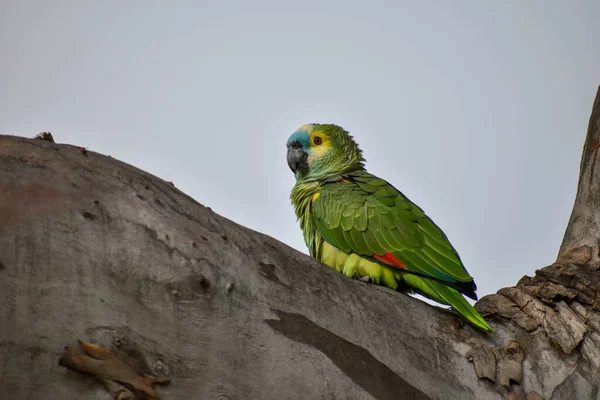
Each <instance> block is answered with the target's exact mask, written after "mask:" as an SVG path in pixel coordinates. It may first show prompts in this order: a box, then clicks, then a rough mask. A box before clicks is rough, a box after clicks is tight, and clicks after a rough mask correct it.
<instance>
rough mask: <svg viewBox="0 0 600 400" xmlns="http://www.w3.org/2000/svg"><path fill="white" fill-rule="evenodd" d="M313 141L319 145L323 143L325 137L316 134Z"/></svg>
mask: <svg viewBox="0 0 600 400" xmlns="http://www.w3.org/2000/svg"><path fill="white" fill-rule="evenodd" d="M313 143H314V144H316V145H317V146H318V145H320V144H321V143H323V139H321V137H319V136H315V138H314V139H313Z"/></svg>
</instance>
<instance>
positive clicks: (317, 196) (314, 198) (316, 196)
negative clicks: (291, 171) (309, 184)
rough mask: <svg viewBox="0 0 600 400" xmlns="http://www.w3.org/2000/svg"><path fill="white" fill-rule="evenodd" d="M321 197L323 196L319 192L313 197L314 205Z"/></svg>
mask: <svg viewBox="0 0 600 400" xmlns="http://www.w3.org/2000/svg"><path fill="white" fill-rule="evenodd" d="M320 195H321V193H319V192H317V193H315V194H314V195H313V197H312V201H313V203H314V202H315V200H316V199H318V198H319V196H320Z"/></svg>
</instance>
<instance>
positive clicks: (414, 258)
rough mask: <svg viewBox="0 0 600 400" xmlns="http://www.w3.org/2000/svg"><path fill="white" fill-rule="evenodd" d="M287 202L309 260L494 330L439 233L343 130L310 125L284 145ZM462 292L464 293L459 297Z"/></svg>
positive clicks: (468, 279) (473, 287)
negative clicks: (289, 177) (289, 178)
mask: <svg viewBox="0 0 600 400" xmlns="http://www.w3.org/2000/svg"><path fill="white" fill-rule="evenodd" d="M287 162H288V165H289V167H290V169H291V170H292V172H294V175H295V177H296V184H295V185H294V187H293V189H292V193H291V195H290V198H291V200H292V204H293V206H294V208H295V212H296V216H297V217H298V220H299V222H300V227H301V229H302V233H303V235H304V241H305V242H306V245H307V247H308V249H309V251H310V255H311V256H312V257H314V258H316V259H317V260H319V261H321V262H323V263H324V264H326V265H327V266H329V267H331V268H334V269H335V270H336V271H338V272H342V273H343V274H344V275H346V276H348V277H351V278H360V279H361V280H367V281H371V282H374V283H376V284H381V285H385V286H387V287H390V288H392V289H394V290H398V289H400V290H403V291H408V292H417V293H420V294H422V295H423V296H425V297H427V298H429V299H432V300H434V301H436V302H438V303H442V304H446V305H449V306H451V307H452V308H453V309H454V310H455V311H456V312H457V313H458V314H460V315H461V316H462V317H463V318H464V319H466V320H467V321H468V322H470V323H471V324H473V325H474V326H475V327H477V328H479V329H481V330H483V331H485V332H490V333H491V332H493V330H492V328H491V327H490V326H489V325H488V323H487V322H486V321H485V320H484V319H483V317H482V316H481V315H480V314H479V313H478V312H477V311H476V310H475V309H474V308H473V307H472V306H471V304H469V303H468V302H467V300H466V299H465V298H464V297H463V296H462V294H464V295H466V296H467V297H470V298H471V299H474V300H477V295H476V294H475V290H476V289H477V286H476V285H475V282H474V281H473V278H472V277H471V276H470V275H469V273H468V272H467V270H466V269H465V267H464V266H463V264H462V262H461V260H460V257H459V256H458V254H457V252H456V250H454V247H452V244H450V242H449V241H448V238H447V237H446V235H445V234H444V232H442V230H441V229H440V228H439V227H438V226H437V225H435V224H434V223H433V221H432V220H431V219H430V218H429V217H428V216H427V215H425V213H424V212H423V210H421V209H420V208H419V207H418V206H416V205H415V204H414V203H412V202H411V201H410V200H409V199H408V198H407V197H406V196H404V195H403V194H402V193H401V192H400V191H399V190H397V189H396V188H395V187H393V186H392V185H390V184H389V183H388V182H386V181H385V180H383V179H381V178H378V177H377V176H375V175H372V174H370V173H368V172H367V171H366V170H365V159H364V158H363V157H362V151H361V150H360V149H359V147H358V145H357V144H356V142H355V141H354V139H353V138H352V136H351V135H350V134H349V133H348V132H346V131H345V130H344V129H343V128H341V127H339V126H337V125H332V124H308V125H304V126H302V127H301V128H300V129H298V130H297V131H296V132H294V133H293V134H292V135H291V136H290V138H289V139H288V141H287ZM461 293H462V294H461Z"/></svg>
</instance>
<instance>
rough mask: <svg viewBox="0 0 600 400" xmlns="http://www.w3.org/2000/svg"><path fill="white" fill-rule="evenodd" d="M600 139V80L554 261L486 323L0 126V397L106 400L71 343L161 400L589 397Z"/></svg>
mask: <svg viewBox="0 0 600 400" xmlns="http://www.w3.org/2000/svg"><path fill="white" fill-rule="evenodd" d="M599 141H600V93H599V96H598V97H597V99H596V101H595V103H594V109H593V112H592V118H591V120H590V128H589V130H588V134H587V139H586V142H585V147H584V152H583V159H582V164H581V177H580V181H579V188H578V194H577V199H576V201H575V206H574V210H573V215H572V217H571V220H570V222H569V226H568V228H567V232H566V234H565V239H564V242H563V245H562V246H561V250H560V254H559V258H558V261H557V262H556V263H555V264H553V265H551V266H548V267H546V268H543V269H540V270H538V271H537V272H536V275H535V276H534V277H533V278H530V277H523V278H522V279H521V280H520V281H519V283H518V284H517V285H516V286H515V287H512V288H504V289H501V290H500V291H499V292H498V293H497V294H494V295H490V296H486V297H484V298H483V299H481V300H480V302H479V303H478V305H477V307H478V309H479V310H480V311H481V312H482V313H484V314H485V315H487V317H488V318H489V320H490V321H491V323H492V325H493V326H494V328H495V330H496V332H495V334H494V335H485V334H482V333H480V332H477V331H475V330H474V329H472V328H471V327H470V326H465V325H463V324H461V323H460V320H459V319H458V318H457V317H456V316H455V315H454V314H453V313H451V312H449V311H446V310H443V309H440V308H436V307H432V306H429V305H427V304H425V303H423V302H421V301H420V300H417V299H414V298H411V297H409V296H406V295H405V294H402V293H397V292H394V291H392V290H389V289H386V288H381V287H378V286H374V285H369V284H365V283H362V282H358V281H355V280H351V279H347V278H345V277H344V276H342V275H341V274H338V273H336V272H334V271H333V270H331V269H329V268H327V267H324V266H323V265H321V264H319V263H318V262H316V261H314V260H312V259H310V258H309V257H308V256H306V255H303V254H301V253H299V252H297V251H295V250H293V249H291V248H289V247H287V246H286V245H284V244H282V243H280V242H278V241H277V240H275V239H273V238H270V237H268V236H265V235H262V234H260V233H257V232H254V231H252V230H250V229H247V228H244V227H242V226H239V225H237V224H235V223H233V222H231V221H229V220H227V219H225V218H223V217H221V216H219V215H217V214H215V213H214V212H212V211H211V210H210V209H209V208H206V207H204V206H202V205H200V204H198V203H197V202H196V201H194V200H193V199H191V198H190V197H188V196H186V195H185V194H184V193H182V192H180V191H179V190H177V189H176V188H175V187H173V186H172V185H170V184H169V183H167V182H164V181H162V180H161V179H158V178H156V177H154V176H152V175H150V174H147V173H145V172H143V171H140V170H138V169H136V168H134V167H131V166H129V165H127V164H124V163H122V162H119V161H117V160H114V159H112V158H110V157H106V156H103V155H100V154H97V153H93V152H87V153H84V152H82V151H80V149H78V148H77V147H74V146H69V145H58V144H54V143H49V142H45V141H42V140H33V139H24V138H19V137H11V136H0V399H110V398H111V396H110V394H109V393H108V392H107V391H106V389H105V388H104V386H102V384H100V383H99V382H98V381H97V380H96V379H95V378H94V377H91V376H89V375H85V374H81V373H77V372H72V371H69V370H67V369H65V368H63V367H61V366H59V365H58V360H59V358H60V357H61V356H62V355H63V354H64V347H65V345H68V344H70V345H73V344H75V343H76V340H77V339H84V340H86V341H88V342H92V343H96V344H99V345H102V346H104V347H107V348H112V350H113V351H114V353H115V354H117V355H118V356H119V357H120V358H121V359H123V360H125V361H127V362H129V363H131V364H132V365H133V366H134V367H135V368H136V369H137V370H138V371H139V372H140V373H145V374H151V375H161V376H168V377H170V378H171V380H172V383H171V385H169V386H164V387H159V388H158V391H159V392H160V394H161V397H162V398H163V399H201V400H203V399H215V400H228V399H229V400H234V399H237V400H244V399H257V400H262V399H265V400H266V399H298V400H300V399H302V400H304V399H378V400H388V399H460V400H464V399H502V398H510V399H527V398H529V399H540V398H544V399H598V398H600V395H599V394H598V392H599V391H598V385H599V384H600V375H599V373H598V371H599V367H600V296H599V291H600V272H599V271H598V270H597V268H598V266H599V265H600V257H599V256H598V241H599V237H600V229H599V227H600V216H599V215H600V214H599V211H600V194H599V193H600V171H599V170H598V168H597V167H596V165H600V164H599V163H600V160H598V158H599V157H600V155H599V153H598V151H597V150H596V149H597V144H598V142H599ZM73 347H75V346H73Z"/></svg>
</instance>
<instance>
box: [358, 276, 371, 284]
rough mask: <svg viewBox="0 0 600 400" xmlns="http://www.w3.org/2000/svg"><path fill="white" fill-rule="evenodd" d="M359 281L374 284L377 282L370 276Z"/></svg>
mask: <svg viewBox="0 0 600 400" xmlns="http://www.w3.org/2000/svg"><path fill="white" fill-rule="evenodd" d="M358 280H359V281H361V282H364V283H374V282H375V281H374V280H373V278H371V277H370V276H368V275H365V276H363V277H361V278H358Z"/></svg>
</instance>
